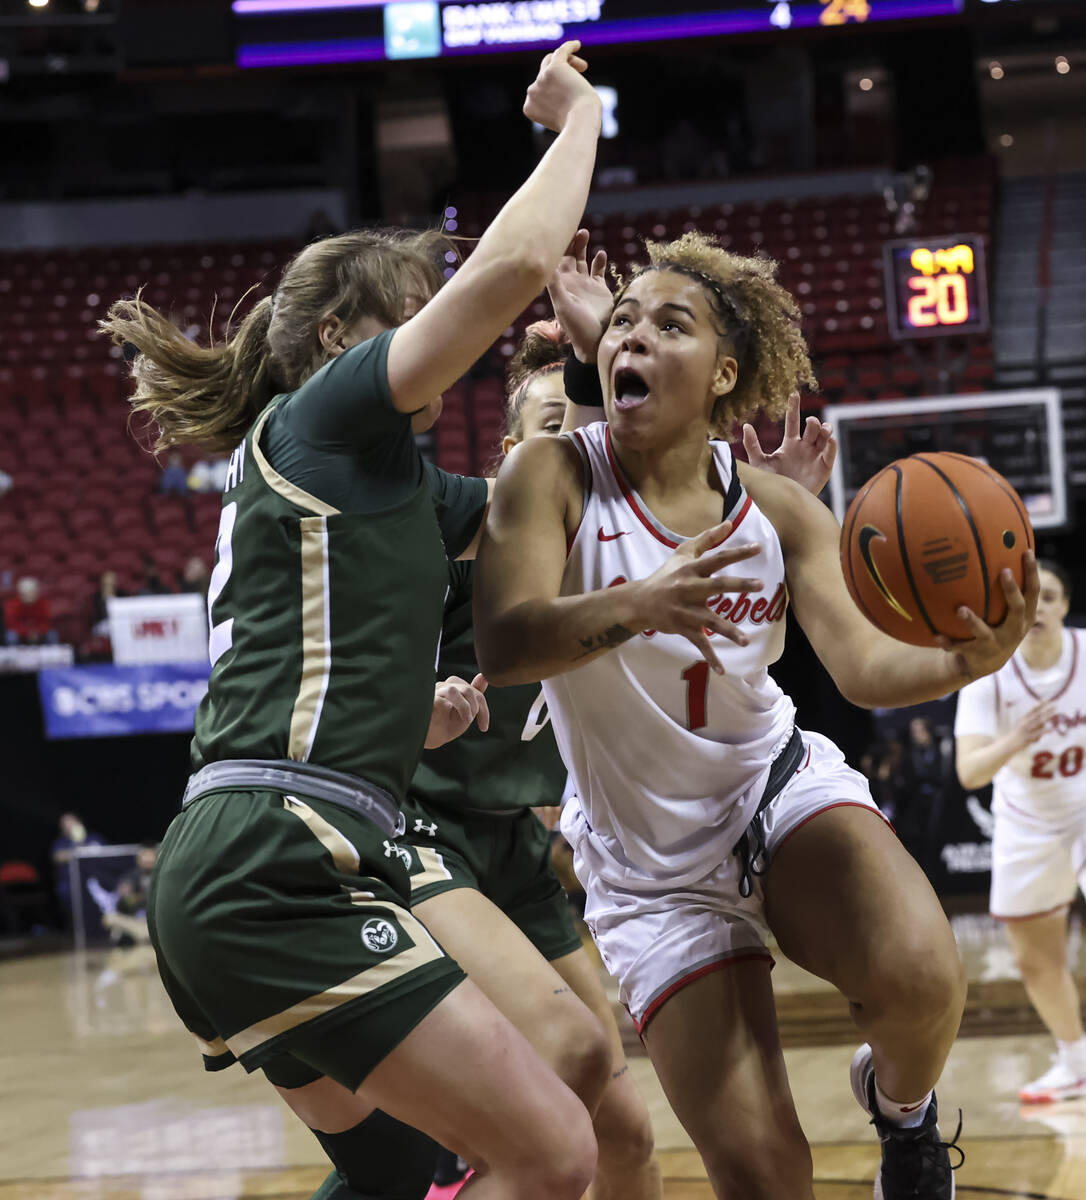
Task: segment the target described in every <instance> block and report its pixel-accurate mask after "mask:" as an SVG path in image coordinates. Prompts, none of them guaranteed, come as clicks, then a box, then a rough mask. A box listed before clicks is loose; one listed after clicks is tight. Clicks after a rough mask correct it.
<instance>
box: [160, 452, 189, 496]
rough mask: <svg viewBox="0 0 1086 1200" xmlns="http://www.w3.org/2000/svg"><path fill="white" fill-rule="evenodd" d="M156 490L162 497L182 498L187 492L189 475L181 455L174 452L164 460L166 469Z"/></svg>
mask: <svg viewBox="0 0 1086 1200" xmlns="http://www.w3.org/2000/svg"><path fill="white" fill-rule="evenodd" d="M158 490H159V491H160V492H161V493H162V494H163V495H164V496H170V495H173V496H184V495H185V494H186V492H188V490H189V475H188V472H187V471H186V470H185V464H184V463H183V462H182V461H181V455H180V454H178V452H177V451H176V450H175V451H174V452H173V453H172V454H171V455H170V457H169V458H168V459H167V460H166V469H165V470H164V471H163V472H162V477H161V478H160V479H159V481H158Z"/></svg>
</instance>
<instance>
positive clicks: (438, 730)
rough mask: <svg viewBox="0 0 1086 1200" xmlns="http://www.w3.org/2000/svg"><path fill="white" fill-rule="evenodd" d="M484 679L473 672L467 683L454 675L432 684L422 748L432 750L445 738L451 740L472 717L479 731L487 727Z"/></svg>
mask: <svg viewBox="0 0 1086 1200" xmlns="http://www.w3.org/2000/svg"><path fill="white" fill-rule="evenodd" d="M485 691H486V679H484V678H483V676H482V675H476V676H475V678H474V679H473V680H472V681H471V683H468V681H467V680H466V679H461V678H460V677H459V676H458V675H450V676H449V678H448V679H446V680H444V681H443V682H441V683H439V684H437V686H436V687H435V688H434V711H433V714H432V715H431V717H430V728H429V730H428V731H427V734H426V749H427V750H436V749H437V748H438V746H444V745H445V743H446V742H451V741H453V739H454V738H458V737H459V736H460V735H461V734H462V733H464V732H465V731H466V730H467V729H468V728H469V727H470V725H471V723H472V722H473V721H476V722H477V723H478V725H479V730H480V732H482V733H486V731H487V730H488V729H489V728H490V709H489V708H488V706H487V702H486V697H485V696H484V695H483V693H484V692H485Z"/></svg>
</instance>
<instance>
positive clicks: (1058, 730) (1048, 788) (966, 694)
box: [954, 629, 1086, 825]
mask: <svg viewBox="0 0 1086 1200" xmlns="http://www.w3.org/2000/svg"><path fill="white" fill-rule="evenodd" d="M1082 642H1083V632H1082V631H1081V630H1077V629H1065V630H1064V631H1063V652H1062V654H1061V655H1060V659H1059V662H1057V663H1056V665H1055V666H1054V667H1049V668H1048V669H1047V670H1044V671H1034V670H1032V669H1031V668H1030V667H1029V666H1027V664H1026V662H1025V660H1024V659H1023V658H1022V654H1021V651H1019V652H1018V653H1016V654H1015V655H1014V656H1013V657H1012V658H1011V660H1010V661H1009V662H1008V663H1006V665H1005V666H1003V667H1001V668H1000V669H999V670H998V671H997V672H996V673H995V674H994V675H986V676H985V677H984V678H983V679H978V680H977V681H976V682H975V683H970V684H968V685H967V686H966V687H964V688H962V690H961V691H960V692H959V693H958V712H957V715H956V717H955V720H954V733H955V735H956V736H958V737H962V736H965V735H967V734H983V735H985V736H987V737H992V738H996V737H1001V736H1002V735H1003V734H1005V733H1007V732H1009V730H1010V729H1011V728H1013V726H1015V725H1017V724H1018V722H1019V721H1020V720H1021V719H1022V718H1023V717H1024V716H1025V715H1026V713H1027V712H1029V710H1030V709H1031V708H1035V707H1036V706H1037V705H1038V704H1040V703H1041V701H1043V700H1051V701H1054V702H1055V704H1056V713H1055V715H1054V716H1053V717H1052V718H1051V720H1050V721H1049V722H1048V725H1047V726H1046V727H1045V731H1044V733H1043V734H1042V735H1041V736H1040V738H1038V740H1037V741H1036V742H1034V743H1033V744H1032V745H1031V746H1027V747H1026V749H1025V750H1023V751H1021V752H1020V753H1018V754H1016V755H1015V756H1014V758H1012V759H1011V760H1010V761H1009V762H1007V763H1005V764H1004V765H1003V766H1002V767H1001V768H1000V769H999V771H997V772H996V776H995V778H994V779H993V780H992V808H993V811H995V812H999V811H1000V810H1003V811H1005V812H1009V813H1013V814H1014V815H1016V816H1018V817H1022V816H1026V817H1029V818H1032V819H1033V820H1035V821H1044V822H1046V823H1051V824H1053V825H1062V824H1065V823H1068V822H1070V821H1073V820H1075V819H1076V818H1079V817H1081V815H1082V813H1083V812H1084V811H1086V773H1083V771H1084V768H1086V666H1084V664H1083V663H1082V662H1081V652H1082V650H1083V646H1082V644H1081V643H1082Z"/></svg>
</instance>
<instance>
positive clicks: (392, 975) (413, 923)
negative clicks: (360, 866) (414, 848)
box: [226, 903, 445, 1058]
mask: <svg viewBox="0 0 1086 1200" xmlns="http://www.w3.org/2000/svg"><path fill="white" fill-rule="evenodd" d="M382 911H383V912H387V913H388V914H389V915H391V916H394V917H395V918H396V920H397V921H398V922H399V924H400V926H401V928H402V929H403V930H404V932H405V933H407V934H408V936H409V937H410V938H411V940H412V941H413V942H414V943H415V944H414V945H413V946H412V947H411V948H410V949H409V950H403V951H401V952H400V953H399V954H394V955H392V956H391V957H389V958H385V959H382V960H381V961H380V962H377V963H374V965H373V966H372V967H367V968H366V969H365V970H364V971H360V972H359V973H358V974H357V975H354V976H352V977H351V978H350V979H345V980H344V981H343V982H342V983H337V984H336V986H335V987H331V988H328V990H327V991H324V992H318V993H317V994H316V995H315V996H309V997H307V998H306V999H305V1000H301V1001H299V1002H298V1003H297V1004H292V1005H291V1006H290V1008H287V1009H284V1010H283V1011H282V1012H281V1013H276V1014H275V1016H272V1017H267V1018H265V1019H264V1020H263V1021H257V1022H256V1024H254V1025H250V1026H249V1028H248V1029H243V1030H241V1031H240V1032H239V1033H235V1034H234V1035H233V1036H232V1037H228V1038H227V1039H226V1044H227V1046H229V1048H230V1049H231V1050H232V1051H233V1052H234V1054H235V1055H237V1057H238V1058H240V1057H241V1056H242V1055H243V1054H247V1053H249V1051H251V1050H255V1049H257V1047H259V1046H262V1045H263V1044H264V1043H265V1042H267V1041H270V1040H271V1039H272V1038H274V1037H278V1036H279V1035H280V1034H282V1033H287V1032H289V1031H290V1030H291V1029H296V1028H297V1027H298V1026H299V1025H303V1024H305V1022H306V1021H311V1020H313V1018H314V1017H322V1016H324V1015H325V1013H329V1012H332V1011H333V1010H334V1009H337V1008H339V1007H340V1005H343V1004H347V1003H348V1002H349V1001H351V1000H357V999H358V997H360V996H366V995H369V994H370V993H371V992H376V991H377V990H378V989H379V988H382V987H384V986H385V985H386V984H389V983H394V982H395V981H396V980H397V979H400V978H401V977H402V976H404V975H406V974H408V973H409V972H410V971H414V970H416V969H417V968H418V967H422V966H425V965H426V963H429V962H436V961H437V960H438V959H440V958H444V957H445V956H444V954H443V953H442V951H441V949H440V948H439V946H438V945H437V943H436V942H435V941H434V939H433V938H432V937H431V936H430V935H429V933H427V931H426V929H425V927H424V926H423V925H422V924H421V923H420V922H419V921H417V920H416V919H415V918H414V917H413V916H412V915H411V914H410V913H409V912H408V911H407V910H406V909H403V908H400V907H399V905H396V904H384V903H382V904H381V905H380V907H379V908H375V909H374V915H375V916H378V915H379V914H380V913H381V912H382Z"/></svg>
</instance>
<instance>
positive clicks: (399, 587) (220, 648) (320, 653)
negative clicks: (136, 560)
mask: <svg viewBox="0 0 1086 1200" xmlns="http://www.w3.org/2000/svg"><path fill="white" fill-rule="evenodd" d="M390 339H391V332H390V333H387V334H382V335H380V336H379V337H377V338H374V339H373V340H372V341H370V342H366V343H363V344H362V345H361V346H356V347H354V348H353V349H351V350H349V351H347V352H346V353H344V354H343V355H341V356H340V358H339V359H337V360H336V362H335V364H332V365H330V366H326V367H325V368H323V369H322V370H321V371H319V372H317V374H316V375H314V376H313V377H312V378H311V379H310V380H307V382H306V383H305V384H304V385H303V386H302V388H300V389H299V390H298V391H297V392H295V393H293V394H292V395H290V396H287V397H282V396H280V397H277V398H276V399H275V400H273V401H272V403H271V404H270V405H269V406H268V408H266V409H265V410H264V412H263V413H262V414H261V415H260V417H259V418H258V420H257V421H256V423H255V424H254V425H253V427H252V429H250V431H249V432H248V434H246V437H245V440H244V441H243V442H242V444H241V445H240V446H239V447H238V448H237V449H236V450H235V451H234V454H233V456H232V457H231V459H230V467H229V473H228V476H227V483H226V488H225V490H224V494H223V509H222V518H221V520H220V524H219V534H218V538H217V541H216V547H215V549H216V562H215V567H214V570H213V571H212V575H211V586H210V588H209V591H208V613H209V617H210V625H211V637H210V649H211V662H212V671H211V680H210V684H209V688H208V693H207V696H206V697H205V698H204V700H203V702H202V703H201V705H200V708H199V710H198V712H197V715H196V726H195V738H194V739H193V753H192V759H193V765H194V767H195V768H199V767H201V766H203V765H204V764H205V763H208V762H214V761H217V760H221V759H226V758H280V759H282V758H290V759H294V760H296V761H299V762H312V763H315V764H318V765H320V766H323V767H329V768H332V769H334V770H337V771H344V772H347V773H348V774H351V775H356V776H360V777H361V778H363V779H366V780H368V781H370V782H371V783H375V784H377V785H379V786H380V787H383V788H385V789H387V790H388V791H389V792H391V793H392V794H393V796H395V797H396V798H397V799H400V798H402V797H403V795H404V792H405V788H406V786H407V783H408V781H409V780H410V778H411V773H412V771H413V770H414V768H415V764H416V762H417V761H418V755H419V752H420V751H421V749H422V745H423V742H424V740H425V737H426V730H427V728H428V726H429V722H430V716H431V712H432V708H433V689H434V659H435V656H436V653H437V643H438V636H439V631H440V627H441V615H442V604H443V600H444V596H445V592H446V588H447V584H448V563H447V559H446V545H445V543H444V542H443V540H442V529H443V528H445V529H446V532H447V530H448V528H450V527H453V526H456V527H458V528H460V529H461V530H462V531H463V535H464V536H469V535H470V531H471V528H472V527H473V526H477V525H478V521H479V518H480V517H481V514H482V509H483V505H484V503H485V499H486V492H485V483H484V482H483V481H481V480H480V481H474V480H471V481H464V480H459V483H452V482H450V483H449V485H448V487H447V488H445V489H444V492H442V489H443V487H444V484H443V480H444V479H448V480H450V481H452V480H454V479H457V480H458V479H459V477H444V476H443V475H442V474H441V473H437V474H435V473H434V472H428V471H424V469H423V466H422V461H421V459H420V457H419V455H418V451H417V449H415V448H414V442H413V440H412V439H411V434H410V418H409V417H408V416H407V415H406V414H402V413H397V412H396V410H395V409H394V408H393V407H392V404H391V399H390V397H389V394H388V386H387V379H386V375H385V361H386V356H387V349H388V342H389V340H390ZM288 413H289V414H292V415H291V417H290V421H291V422H292V423H288V419H287V415H286V414H288ZM299 414H301V415H302V416H304V420H295V417H297V416H298V415H299ZM314 414H316V417H317V418H319V420H316V421H315V420H314ZM337 420H338V422H339V424H338V425H337V423H336V422H337ZM321 422H323V425H321ZM275 423H278V425H279V426H284V425H285V426H286V428H287V432H286V433H284V430H283V429H282V428H280V429H278V432H277V434H276V437H275V438H271V437H268V436H267V431H268V429H269V427H270V426H271V425H272V424H275ZM336 428H340V429H341V430H342V438H341V439H340V441H341V442H342V444H340V442H337V441H336V439H335V438H333V437H332V433H334V431H335V429H336ZM314 429H316V430H317V432H318V433H319V435H320V436H319V437H318V436H317V434H315V433H314V432H313V431H314ZM292 431H293V432H292ZM288 435H289V436H288ZM381 439H385V441H384V442H382V440H381ZM277 440H278V442H281V443H282V444H284V445H285V444H287V443H289V444H290V445H291V446H292V447H294V448H295V449H297V447H298V446H299V445H300V446H301V448H302V451H303V452H304V453H302V455H301V459H302V460H304V462H305V463H307V464H308V465H309V466H310V467H311V468H313V469H312V471H311V472H310V474H309V475H308V476H303V477H304V478H306V479H307V480H309V479H313V480H317V479H320V478H321V471H320V468H321V464H322V463H324V464H326V474H327V475H328V477H329V479H330V480H331V481H332V482H331V484H330V485H329V488H328V489H325V490H324V491H323V492H322V497H323V498H322V497H318V496H317V495H314V494H313V493H312V492H311V491H306V490H304V489H303V488H302V487H300V486H298V484H297V483H296V482H292V481H291V480H289V479H287V478H286V477H285V476H284V475H283V474H280V473H279V471H277V470H276V469H275V468H274V467H273V466H272V464H271V462H270V461H269V453H268V450H267V443H268V442H271V443H273V444H275V443H276V442H277ZM352 442H353V443H357V447H358V448H357V449H355V447H354V446H353V445H352V444H349V443H352ZM375 443H376V446H377V451H376V452H375V450H374V445H375ZM367 454H368V455H369V456H370V458H369V459H368V460H367V459H366V457H365V456H366V455H367ZM367 461H371V462H373V463H377V464H380V465H382V466H383V471H384V474H383V475H380V474H378V472H377V468H376V467H373V468H372V469H369V470H366V469H365V467H364V466H363V465H360V464H365V463H366V462H367ZM352 472H353V476H352ZM292 473H293V474H294V477H295V479H297V478H298V477H299V475H300V471H299V469H298V466H297V464H296V463H294V464H293V465H292ZM311 486H312V485H311ZM359 495H361V496H363V497H364V501H358V503H359V504H362V503H363V502H364V503H366V504H370V505H375V504H377V503H378V502H379V500H380V499H381V498H382V497H383V498H386V499H391V503H388V504H386V505H384V506H382V507H375V508H373V509H372V510H371V511H345V510H344V509H343V508H341V507H338V506H336V505H334V504H332V503H330V502H329V497H331V498H335V499H339V500H341V503H344V501H343V500H342V497H347V498H348V499H349V498H350V497H352V496H359ZM450 497H451V498H450ZM435 507H436V508H437V510H438V511H439V512H444V516H448V517H449V518H450V519H449V522H448V524H446V522H445V519H444V516H443V520H442V524H441V525H439V521H438V516H437V515H436V513H435ZM472 514H473V520H472V519H471V517H472ZM462 549H463V545H460V546H459V547H455V548H454V547H450V553H459V552H460V551H462Z"/></svg>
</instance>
